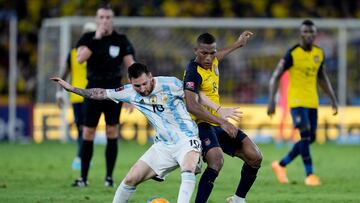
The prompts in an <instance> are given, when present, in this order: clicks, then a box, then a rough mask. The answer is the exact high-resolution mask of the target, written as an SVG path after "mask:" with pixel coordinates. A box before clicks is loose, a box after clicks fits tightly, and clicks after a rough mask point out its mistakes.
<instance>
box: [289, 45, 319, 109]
mask: <svg viewBox="0 0 360 203" xmlns="http://www.w3.org/2000/svg"><path fill="white" fill-rule="evenodd" d="M283 60H284V61H283V63H284V67H285V69H287V70H289V76H290V77H289V78H290V81H289V90H288V103H289V107H290V108H294V107H305V108H317V107H318V106H319V98H318V93H317V78H318V72H319V70H321V68H322V66H323V63H324V51H323V50H322V49H321V48H319V47H317V46H315V45H314V46H313V47H312V49H311V50H310V51H305V50H304V49H303V48H302V47H301V46H300V45H295V46H294V47H293V48H291V49H290V50H289V51H288V52H287V53H286V55H285V57H284V58H283Z"/></svg>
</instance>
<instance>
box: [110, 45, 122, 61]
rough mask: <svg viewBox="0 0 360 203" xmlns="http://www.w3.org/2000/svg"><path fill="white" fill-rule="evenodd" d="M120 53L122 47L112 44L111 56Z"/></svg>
mask: <svg viewBox="0 0 360 203" xmlns="http://www.w3.org/2000/svg"><path fill="white" fill-rule="evenodd" d="M119 53H120V47H118V46H114V45H111V46H110V47H109V54H110V56H111V57H113V58H115V57H117V56H118V55H119Z"/></svg>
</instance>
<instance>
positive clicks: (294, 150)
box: [279, 141, 300, 167]
mask: <svg viewBox="0 0 360 203" xmlns="http://www.w3.org/2000/svg"><path fill="white" fill-rule="evenodd" d="M299 154H300V141H298V142H297V143H295V144H294V146H293V148H292V149H291V151H290V152H289V153H288V154H287V155H286V156H285V157H284V158H283V159H282V160H281V161H280V163H279V164H280V166H282V167H285V166H286V165H288V164H289V163H290V162H292V161H293V160H294V159H295V158H296V157H297V156H298V155H299Z"/></svg>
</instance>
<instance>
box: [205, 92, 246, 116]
mask: <svg viewBox="0 0 360 203" xmlns="http://www.w3.org/2000/svg"><path fill="white" fill-rule="evenodd" d="M199 97H200V98H199V102H200V104H202V105H204V106H207V107H209V108H211V109H212V110H214V111H216V113H218V114H219V115H220V116H221V118H224V119H226V118H232V119H234V120H236V121H240V119H241V118H242V112H241V111H240V109H239V108H238V107H222V106H221V105H219V104H216V103H215V102H213V101H211V100H210V99H209V97H207V96H206V95H205V94H204V93H203V92H200V93H199Z"/></svg>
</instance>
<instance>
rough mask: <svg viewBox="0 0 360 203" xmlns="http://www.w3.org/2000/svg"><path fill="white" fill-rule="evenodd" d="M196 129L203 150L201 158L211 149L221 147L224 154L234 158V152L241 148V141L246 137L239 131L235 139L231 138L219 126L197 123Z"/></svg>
mask: <svg viewBox="0 0 360 203" xmlns="http://www.w3.org/2000/svg"><path fill="white" fill-rule="evenodd" d="M198 127H199V137H200V140H201V144H202V148H203V150H202V153H203V157H205V155H206V153H207V152H208V151H209V150H210V149H211V148H213V147H221V149H222V150H223V151H224V152H225V153H226V154H228V155H230V156H234V155H235V152H236V150H237V149H239V148H241V146H242V140H243V139H244V138H245V137H247V135H246V134H245V133H244V132H243V131H241V130H240V129H239V130H238V133H237V135H236V137H235V138H231V137H230V136H229V135H228V134H227V132H225V131H224V130H223V129H222V128H221V127H220V126H213V125H210V124H209V123H199V124H198Z"/></svg>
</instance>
